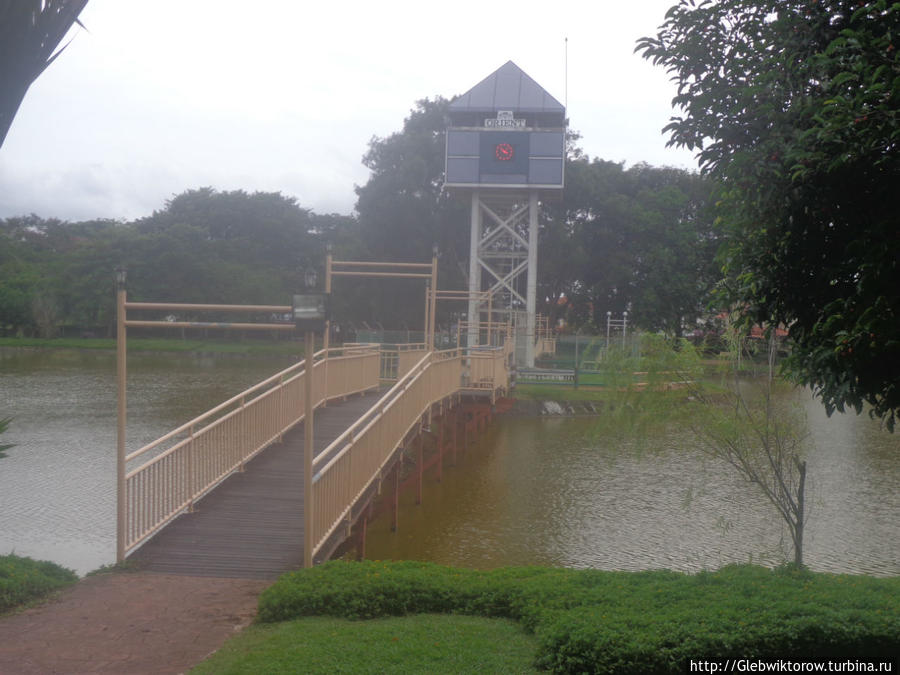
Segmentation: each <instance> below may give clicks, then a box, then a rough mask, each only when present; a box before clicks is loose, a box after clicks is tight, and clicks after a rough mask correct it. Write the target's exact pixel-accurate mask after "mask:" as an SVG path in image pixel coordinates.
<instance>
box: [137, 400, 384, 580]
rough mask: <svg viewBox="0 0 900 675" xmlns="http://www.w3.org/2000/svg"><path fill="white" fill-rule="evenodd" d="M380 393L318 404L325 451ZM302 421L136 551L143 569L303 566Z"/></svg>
mask: <svg viewBox="0 0 900 675" xmlns="http://www.w3.org/2000/svg"><path fill="white" fill-rule="evenodd" d="M377 400H378V394H376V393H368V394H364V395H357V396H352V397H350V398H349V399H347V400H346V401H344V402H342V403H329V405H328V407H326V408H320V409H318V410H316V413H315V417H314V428H313V434H314V447H315V451H316V453H317V454H318V453H320V452H321V451H322V450H324V449H325V448H326V447H327V446H328V444H329V443H331V441H333V440H334V439H335V438H337V437H338V436H339V435H340V434H341V433H342V432H343V431H344V430H345V429H346V428H347V427H349V426H350V425H351V424H352V423H353V422H355V421H356V420H357V419H358V418H359V417H360V416H361V415H362V414H363V413H364V412H365V411H366V410H368V409H369V408H370V407H371V406H372V405H374V404H375V402H376V401H377ZM303 445H304V443H303V425H302V424H300V425H298V426H296V427H295V428H294V429H292V430H291V431H290V432H289V433H287V434H286V435H285V437H284V442H283V443H280V444H278V443H277V444H274V445H272V446H270V447H268V448H266V449H265V450H263V451H262V452H261V453H259V454H258V455H257V456H256V457H254V458H253V459H252V460H250V461H249V462H248V463H247V465H246V469H245V471H244V472H243V473H235V474H232V475H231V476H229V477H228V478H226V479H225V480H224V481H223V482H222V483H221V484H220V485H219V486H218V487H216V488H215V489H214V490H213V491H212V492H211V493H210V494H208V495H207V496H205V497H204V498H203V499H202V500H201V501H199V502H198V503H197V505H196V509H195V511H194V512H193V513H185V514H183V515H181V516H179V517H178V518H176V519H175V520H174V521H173V522H172V523H170V524H169V525H167V526H166V527H165V528H164V529H163V530H162V531H161V532H160V533H159V534H157V535H156V536H155V537H154V538H153V539H151V540H150V541H148V542H147V543H146V544H145V545H144V546H142V547H141V548H139V549H138V550H137V551H135V552H134V553H133V554H132V555H131V556H129V560H133V561H136V562H138V563H139V565H140V567H141V569H145V570H149V571H153V572H163V573H169V574H183V575H189V576H205V577H237V578H246V579H273V578H275V577H277V576H278V575H280V574H282V573H284V572H286V571H288V570H290V569H296V568H299V567H302V565H303Z"/></svg>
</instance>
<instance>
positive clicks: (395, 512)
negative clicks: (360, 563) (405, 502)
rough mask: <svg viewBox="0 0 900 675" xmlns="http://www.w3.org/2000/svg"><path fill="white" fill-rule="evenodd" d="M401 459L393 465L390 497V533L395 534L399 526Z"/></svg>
mask: <svg viewBox="0 0 900 675" xmlns="http://www.w3.org/2000/svg"><path fill="white" fill-rule="evenodd" d="M401 464H402V459H398V460H397V461H396V463H395V464H394V469H393V473H394V494H393V495H391V532H396V531H397V528H398V527H399V525H400V465H401Z"/></svg>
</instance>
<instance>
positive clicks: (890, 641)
mask: <svg viewBox="0 0 900 675" xmlns="http://www.w3.org/2000/svg"><path fill="white" fill-rule="evenodd" d="M418 613H431V614H434V613H460V614H471V615H477V616H485V617H502V618H510V619H514V620H516V621H519V622H520V623H521V624H522V625H523V626H524V627H525V628H526V629H527V630H529V631H534V633H535V634H536V636H537V639H538V648H537V655H536V659H535V665H537V666H538V667H541V668H546V669H550V670H552V671H554V672H560V673H570V672H578V673H609V672H616V673H647V672H657V673H668V672H672V673H677V672H686V669H687V667H688V664H689V662H690V659H695V660H696V659H698V658H702V657H704V656H705V657H712V656H715V657H716V658H729V657H733V658H738V657H739V658H753V659H784V658H791V657H801V656H811V655H814V656H815V657H816V658H819V659H824V658H836V659H841V658H850V657H857V658H858V657H861V656H863V655H865V657H866V658H867V659H877V658H880V657H883V658H885V659H887V658H891V657H892V656H893V653H894V650H895V649H896V646H897V636H898V635H900V578H897V577H894V578H887V579H876V578H871V577H862V576H850V575H832V574H818V573H812V572H808V571H805V570H800V571H790V570H788V569H784V570H769V569H765V568H760V567H752V566H734V565H732V566H728V567H725V568H722V569H721V570H718V571H716V572H701V573H699V574H695V575H687V574H680V573H676V572H670V571H646V572H606V571H599V570H572V569H562V568H559V569H557V568H543V567H522V568H502V569H497V570H491V571H481V570H468V569H458V568H452V567H443V566H439V565H434V564H431V563H422V562H379V561H364V562H360V563H347V562H341V561H336V562H330V563H327V564H325V565H322V566H320V567H316V568H313V569H310V570H301V571H298V572H293V573H290V574H286V575H284V576H282V577H281V579H279V580H278V581H277V582H276V583H275V584H274V585H273V586H271V587H270V588H268V589H267V590H266V591H264V592H263V594H262V596H261V597H260V605H259V618H260V620H261V621H263V622H275V621H286V620H291V619H296V618H299V617H304V616H334V617H343V618H348V619H373V618H377V617H385V616H402V615H407V614H418Z"/></svg>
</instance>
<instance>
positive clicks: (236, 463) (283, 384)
mask: <svg viewBox="0 0 900 675" xmlns="http://www.w3.org/2000/svg"><path fill="white" fill-rule="evenodd" d="M379 364H380V355H379V351H378V346H377V345H355V346H353V347H345V348H337V349H335V348H333V349H328V350H321V351H319V352H316V354H315V355H314V361H313V368H312V376H313V396H314V405H315V406H316V407H317V406H320V405H322V404H323V403H324V402H325V401H326V400H328V399H331V398H335V397H340V396H347V395H350V394H354V393H357V392H362V391H366V390H369V389H373V388H376V387H377V386H378V375H379ZM306 377H307V361H306V360H304V361H301V362H299V363H297V364H294V365H292V366H291V367H289V368H286V369H285V370H282V371H281V372H279V373H276V374H275V375H273V376H272V377H269V378H267V379H265V380H263V381H262V382H260V383H259V384H256V385H254V386H253V387H250V388H249V389H247V390H246V391H243V392H241V393H240V394H238V395H237V396H234V397H232V398H230V399H228V400H227V401H225V402H223V403H221V404H220V405H218V406H216V407H214V408H212V409H211V410H208V411H207V412H205V413H203V414H202V415H199V416H198V417H195V418H194V419H192V420H191V421H189V422H187V423H185V424H183V425H181V426H180V427H178V428H177V429H174V430H172V431H170V432H169V433H167V434H165V435H164V436H161V437H160V438H158V439H156V440H155V441H153V442H151V443H148V444H147V445H145V446H144V447H142V448H141V449H139V450H137V451H135V452H133V453H131V454H129V455H127V457H126V461H127V462H128V464H129V466H134V465H135V464H138V462H139V461H141V460H143V462H142V463H141V464H140V465H139V466H136V467H134V468H132V469H131V470H130V471H127V473H126V476H125V490H126V526H125V548H126V550H127V551H129V552H130V551H131V550H133V549H134V548H135V547H137V546H138V545H140V544H141V543H143V542H144V541H146V540H147V539H148V538H150V537H152V536H153V535H154V534H155V533H156V532H158V531H159V530H160V529H162V528H163V527H164V526H165V525H166V524H167V523H168V522H169V521H171V520H172V519H173V518H175V517H176V516H177V515H179V514H180V513H182V512H183V511H185V510H190V509H192V507H193V504H194V502H195V501H197V500H198V499H200V498H201V497H202V496H203V495H204V494H206V493H207V492H209V490H211V489H212V488H213V487H215V486H216V485H218V484H219V483H220V482H221V481H222V480H223V479H224V478H225V477H227V476H228V475H229V474H230V473H232V472H233V471H237V470H241V469H242V468H243V465H244V464H245V463H246V462H247V461H248V460H249V459H251V458H252V457H253V456H254V455H256V454H257V453H258V452H260V451H261V450H263V449H264V448H265V447H267V446H268V445H270V444H271V443H273V442H275V441H277V440H279V439H280V438H281V436H282V435H283V434H284V433H285V432H286V431H288V430H289V429H290V428H291V427H293V426H294V425H296V424H298V423H299V422H301V421H302V420H303V417H304V415H303V411H304V405H305V400H304V391H305V389H304V378H306Z"/></svg>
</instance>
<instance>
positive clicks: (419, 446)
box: [416, 430, 425, 504]
mask: <svg viewBox="0 0 900 675" xmlns="http://www.w3.org/2000/svg"><path fill="white" fill-rule="evenodd" d="M424 446H425V433H424V432H423V431H422V430H419V437H418V438H417V439H416V504H421V503H422V481H423V477H424V473H425V447H424Z"/></svg>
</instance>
